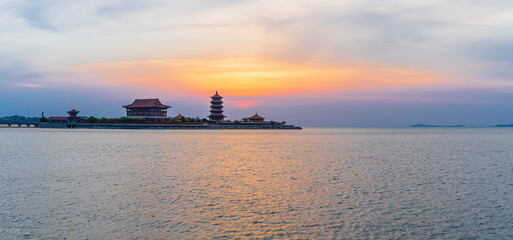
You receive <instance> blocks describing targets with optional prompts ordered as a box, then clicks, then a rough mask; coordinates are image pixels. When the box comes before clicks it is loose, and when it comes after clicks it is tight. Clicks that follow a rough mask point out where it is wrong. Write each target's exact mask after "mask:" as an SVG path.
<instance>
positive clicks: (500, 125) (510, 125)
mask: <svg viewBox="0 0 513 240" xmlns="http://www.w3.org/2000/svg"><path fill="white" fill-rule="evenodd" d="M492 127H513V124H509V125H502V124H499V125H495V126H492Z"/></svg>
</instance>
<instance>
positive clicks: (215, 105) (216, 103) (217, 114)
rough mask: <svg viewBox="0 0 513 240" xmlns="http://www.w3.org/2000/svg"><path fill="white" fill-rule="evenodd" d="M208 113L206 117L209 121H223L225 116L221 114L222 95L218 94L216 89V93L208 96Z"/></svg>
mask: <svg viewBox="0 0 513 240" xmlns="http://www.w3.org/2000/svg"><path fill="white" fill-rule="evenodd" d="M210 98H212V100H211V101H210V115H209V116H208V118H209V119H210V120H211V121H223V120H224V118H225V117H226V116H224V115H223V97H221V96H219V94H218V93H217V91H216V95H214V96H212V97H210Z"/></svg>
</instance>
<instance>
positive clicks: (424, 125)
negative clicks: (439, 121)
mask: <svg viewBox="0 0 513 240" xmlns="http://www.w3.org/2000/svg"><path fill="white" fill-rule="evenodd" d="M410 127H417V128H419V127H420V128H427V127H465V126H463V125H449V126H441V125H427V124H415V125H411V126H410Z"/></svg>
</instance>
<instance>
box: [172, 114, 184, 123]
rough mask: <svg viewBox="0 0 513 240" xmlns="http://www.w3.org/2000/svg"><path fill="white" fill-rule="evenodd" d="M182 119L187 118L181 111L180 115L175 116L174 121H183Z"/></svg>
mask: <svg viewBox="0 0 513 240" xmlns="http://www.w3.org/2000/svg"><path fill="white" fill-rule="evenodd" d="M182 119H185V117H184V116H182V114H181V113H179V114H178V115H176V116H175V117H174V118H173V120H174V121H182Z"/></svg>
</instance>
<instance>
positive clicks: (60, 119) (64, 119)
mask: <svg viewBox="0 0 513 240" xmlns="http://www.w3.org/2000/svg"><path fill="white" fill-rule="evenodd" d="M67 113H68V115H69V116H67V117H54V116H52V117H50V118H49V119H48V120H49V121H50V123H59V124H64V123H73V122H77V121H78V120H79V119H80V117H79V116H78V113H80V111H77V110H75V109H73V110H70V111H68V112H67Z"/></svg>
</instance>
